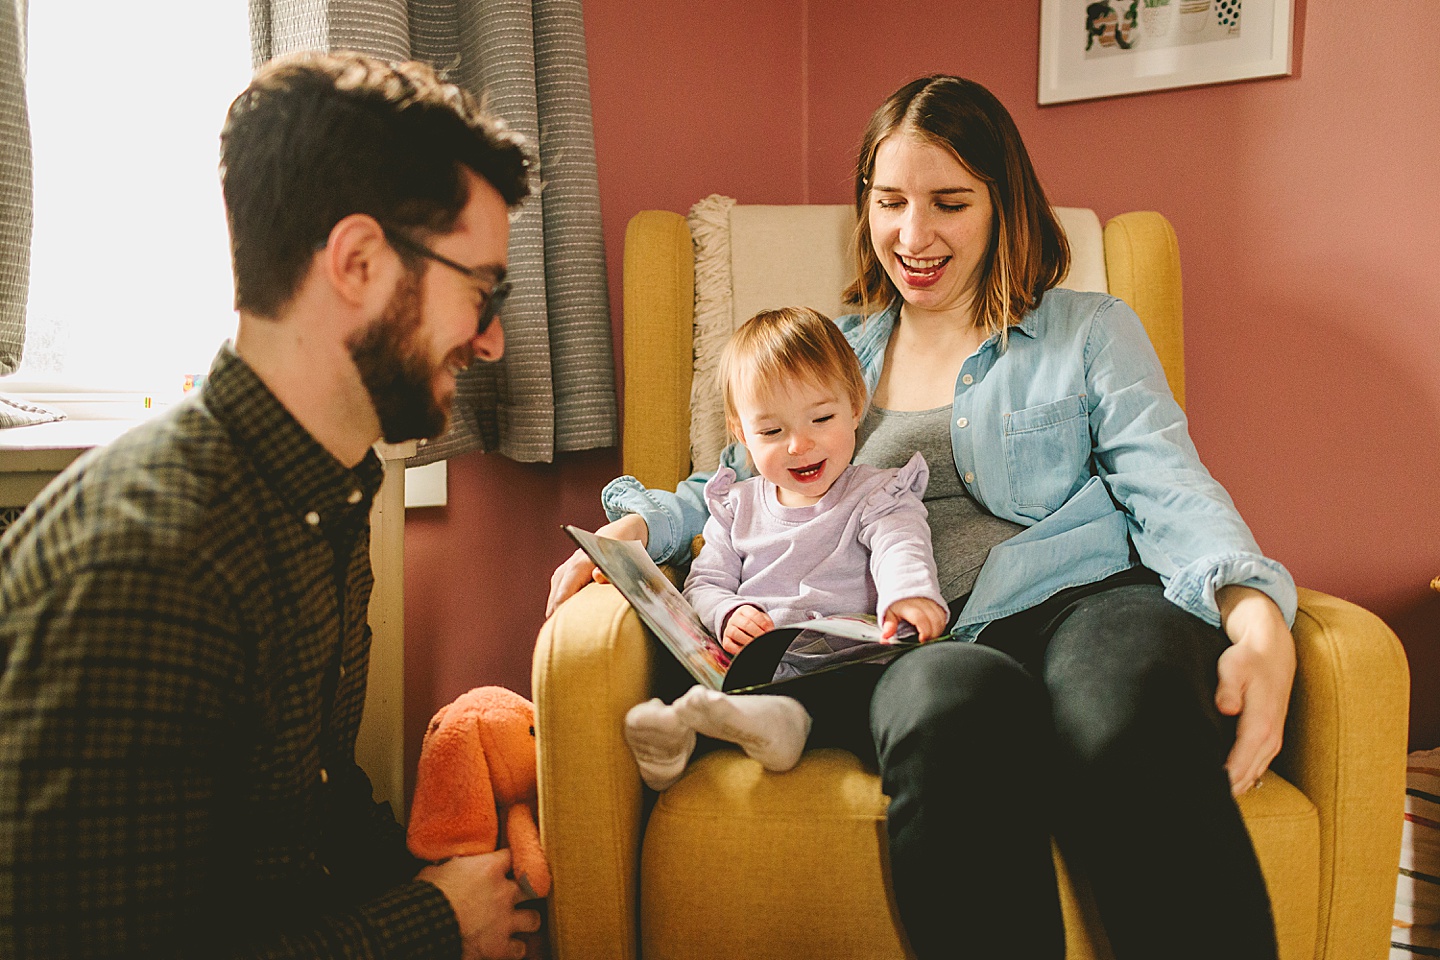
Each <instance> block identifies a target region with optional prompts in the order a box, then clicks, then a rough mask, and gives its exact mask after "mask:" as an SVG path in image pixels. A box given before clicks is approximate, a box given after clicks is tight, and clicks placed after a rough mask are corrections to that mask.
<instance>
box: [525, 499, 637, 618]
mask: <svg viewBox="0 0 1440 960" xmlns="http://www.w3.org/2000/svg"><path fill="white" fill-rule="evenodd" d="M595 535H596V536H597V537H609V538H610V539H611V540H639V541H640V545H641V546H644V545H645V544H646V543H648V542H649V541H650V527H649V525H647V524H646V523H645V519H644V518H643V517H641V516H640V515H639V514H638V513H627V514H626V515H625V516H623V517H621V518H620V519H619V520H614V521H612V522H610V523H607V524H605V526H603V527H601V528H600V529H599V530H596V531H595ZM591 580H594V581H595V582H596V583H604V582H605V575H604V574H602V573H601V572H600V570H599V569H598V568H597V567H596V566H595V564H593V563H591V562H590V558H589V557H588V556H586V554H585V551H584V550H576V551H575V552H574V553H572V554H570V559H568V560H566V561H565V562H564V563H562V564H560V566H558V567H556V568H555V572H554V573H553V574H551V575H550V599H549V600H547V601H545V616H546V618H547V619H548V618H549V617H550V615H551V614H553V613H554V612H555V610H556V608H557V607H559V606H560V604H562V603H564V602H565V601H566V600H569V599H570V598H571V597H573V596H574V595H575V594H577V593H579V592H580V588H581V587H583V586H585V585H586V584H587V583H589V582H590V581H591Z"/></svg>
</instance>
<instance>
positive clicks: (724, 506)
mask: <svg viewBox="0 0 1440 960" xmlns="http://www.w3.org/2000/svg"><path fill="white" fill-rule="evenodd" d="M734 486H735V471H734V470H731V469H730V468H729V467H721V468H720V469H719V470H716V471H715V476H713V477H711V478H710V479H709V480H707V481H706V482H705V505H706V506H707V507H709V509H710V516H712V517H714V518H715V519H716V520H719V521H720V522H721V523H723V524H724V525H725V526H726V527H729V526H730V525H731V524H732V523H734V522H735V504H734V502H733V501H732V499H731V497H730V491H731V489H733V488H734Z"/></svg>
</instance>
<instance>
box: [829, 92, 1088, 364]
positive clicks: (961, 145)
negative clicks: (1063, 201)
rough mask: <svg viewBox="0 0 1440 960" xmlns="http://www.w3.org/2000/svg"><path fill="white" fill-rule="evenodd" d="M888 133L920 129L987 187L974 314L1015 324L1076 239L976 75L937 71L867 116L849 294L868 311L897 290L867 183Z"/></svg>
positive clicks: (988, 324) (988, 321)
mask: <svg viewBox="0 0 1440 960" xmlns="http://www.w3.org/2000/svg"><path fill="white" fill-rule="evenodd" d="M891 136H911V137H917V138H919V139H921V140H923V141H925V142H927V143H933V144H935V145H936V146H939V147H943V148H944V149H946V150H948V151H950V152H951V153H952V154H954V155H955V158H956V159H957V160H959V161H960V163H961V165H963V166H964V167H965V169H966V170H968V171H969V172H970V173H971V174H972V175H973V176H974V177H975V178H976V179H978V180H980V181H981V182H983V183H984V184H985V185H986V186H987V187H989V189H990V202H991V204H992V206H993V207H994V210H995V224H994V229H993V230H992V231H991V235H990V250H989V251H988V253H987V254H986V258H985V269H984V273H983V274H982V276H981V278H980V291H979V294H978V296H977V299H976V310H975V319H976V322H977V323H978V324H981V325H983V326H984V327H985V329H986V330H987V331H988V332H989V333H990V334H995V333H999V334H1002V336H1003V334H1004V331H1005V330H1006V329H1007V328H1008V327H1010V326H1012V325H1013V324H1016V323H1019V322H1020V319H1021V318H1022V317H1023V316H1024V315H1025V313H1026V312H1027V311H1029V310H1031V309H1033V308H1034V307H1035V305H1036V304H1037V303H1039V302H1040V297H1041V295H1043V294H1044V293H1045V291H1046V290H1049V289H1050V288H1051V287H1053V286H1055V285H1056V284H1057V283H1059V282H1060V280H1061V279H1063V278H1064V276H1065V274H1066V272H1067V271H1068V270H1069V269H1070V245H1069V244H1068V243H1067V242H1066V240H1065V234H1064V232H1063V231H1062V230H1061V229H1060V223H1059V221H1057V220H1056V219H1055V213H1054V211H1052V210H1051V209H1050V201H1048V200H1047V199H1046V198H1045V190H1044V189H1043V188H1042V187H1041V186H1040V180H1039V178H1037V177H1036V176H1035V168H1034V167H1032V166H1031V165H1030V155H1029V154H1028V153H1027V152H1026V150H1025V143H1024V141H1023V140H1021V139H1020V131H1019V130H1018V129H1016V127H1015V121H1014V120H1013V119H1011V117H1010V114H1009V112H1008V111H1007V110H1006V109H1005V107H1004V106H1003V105H1002V104H1001V103H1000V101H999V100H997V99H995V95H994V94H992V93H991V92H990V91H989V90H986V89H985V88H984V87H982V86H981V85H980V84H978V83H975V82H974V81H973V80H965V79H963V78H961V77H951V76H945V75H942V74H937V75H934V76H929V77H921V78H920V79H918V80H912V81H911V82H910V83H907V84H906V85H905V86H903V87H901V88H900V89H899V90H896V91H895V92H894V93H893V94H891V95H890V97H889V98H888V99H887V100H886V101H885V102H884V103H882V104H881V105H880V108H879V109H878V110H876V111H875V113H874V115H872V116H871V117H870V123H869V124H868V125H867V126H866V128H865V134H864V136H863V137H862V138H861V141H860V152H859V154H858V156H857V158H856V161H855V212H856V213H857V214H858V215H859V222H858V223H856V225H855V238H854V242H855V248H854V253H855V270H856V277H855V281H854V282H853V283H851V284H850V286H849V287H848V288H847V289H846V290H845V302H846V303H848V304H854V305H857V306H859V307H861V309H863V310H864V311H865V312H866V313H869V312H871V311H872V309H874V308H876V307H878V306H884V305H887V304H889V303H890V302H892V301H893V300H894V299H895V298H896V297H897V296H898V295H899V291H897V290H896V289H895V284H894V283H892V282H891V280H890V277H889V276H888V275H886V273H885V268H884V267H883V266H881V264H880V261H879V258H877V257H876V256H875V248H874V246H873V245H872V243H871V240H870V202H869V201H870V187H871V185H872V184H873V182H874V175H875V155H876V154H877V153H878V152H879V150H880V145H881V144H882V143H884V142H885V140H886V139H887V138H889V137H891Z"/></svg>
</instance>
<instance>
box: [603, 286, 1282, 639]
mask: <svg viewBox="0 0 1440 960" xmlns="http://www.w3.org/2000/svg"><path fill="white" fill-rule="evenodd" d="M898 316H899V302H898V301H897V302H896V303H895V304H893V305H892V306H891V307H889V308H888V309H886V310H884V311H881V312H880V313H878V314H875V315H874V316H872V317H870V318H869V319H868V320H866V319H865V318H864V317H862V316H860V315H858V314H856V315H851V316H845V317H841V318H839V319H838V320H837V321H836V323H837V324H838V325H839V326H840V329H841V330H842V331H844V333H845V336H846V338H847V339H848V340H849V341H850V344H851V346H853V347H854V348H855V353H856V354H857V355H858V356H859V358H860V365H861V367H862V368H863V369H864V371H865V382H866V385H867V386H868V387H869V389H870V390H871V392H873V391H874V390H875V386H876V384H877V383H879V380H880V371H881V367H882V365H883V364H884V360H885V347H886V345H887V344H888V343H889V340H890V334H891V333H892V331H893V330H894V329H895V321H896V318H897V317H898ZM1008 333H1009V337H1008V345H1007V346H1006V348H1005V349H1004V350H1003V351H1002V350H1001V348H1000V338H999V337H998V336H994V337H991V338H990V339H989V340H987V341H985V343H984V344H982V345H981V346H980V348H979V349H978V350H976V351H975V352H974V353H973V354H971V355H970V356H969V357H968V358H966V360H965V364H964V366H963V367H961V369H960V376H959V378H958V379H957V380H956V382H955V402H954V405H953V408H952V416H951V418H950V440H951V445H952V447H953V448H954V452H955V466H956V469H957V470H958V471H959V473H960V477H961V479H962V480H963V481H964V483H965V486H966V489H968V490H969V491H970V493H971V494H972V495H973V496H974V497H975V499H976V500H977V501H978V502H979V503H980V504H981V505H982V506H984V507H985V508H986V509H987V510H989V511H990V512H991V513H993V514H995V516H997V517H1001V518H1003V519H1005V520H1011V521H1014V522H1015V523H1019V524H1022V525H1024V526H1025V527H1026V529H1025V530H1022V531H1021V532H1020V533H1018V534H1016V535H1015V536H1013V537H1011V538H1010V539H1009V540H1006V541H1005V542H1003V543H1001V544H1000V545H998V546H996V547H995V548H994V549H993V550H991V551H990V555H989V557H988V558H987V559H986V561H985V565H984V567H982V568H981V570H980V576H979V578H978V579H977V580H976V581H975V587H974V589H973V590H972V592H971V594H970V599H969V600H968V601H967V603H966V604H965V608H964V610H963V611H962V613H961V616H960V619H959V620H958V622H957V624H956V633H957V636H959V637H961V638H962V639H971V640H973V639H974V638H975V637H976V636H977V635H978V634H979V633H980V631H981V629H982V628H983V627H984V626H985V625H986V624H987V623H989V622H990V621H992V620H997V619H999V618H1001V617H1005V616H1009V615H1010V614H1012V613H1017V612H1019V611H1021V610H1027V609H1029V608H1030V607H1033V606H1034V605H1036V604H1037V603H1039V602H1041V601H1042V600H1044V599H1046V598H1047V597H1050V596H1052V595H1053V594H1055V593H1057V592H1058V591H1060V590H1063V589H1065V588H1066V587H1072V586H1077V585H1080V584H1085V583H1093V582H1095V581H1097V580H1101V579H1103V578H1105V577H1108V576H1110V575H1111V574H1114V573H1118V572H1119V571H1121V570H1125V569H1128V568H1130V567H1132V566H1135V565H1136V564H1137V563H1139V564H1143V565H1145V566H1146V567H1148V568H1150V569H1151V570H1153V571H1155V572H1156V573H1157V574H1159V575H1160V579H1161V581H1162V582H1163V583H1164V584H1165V596H1166V597H1168V598H1169V599H1170V600H1171V601H1172V602H1174V603H1175V604H1177V605H1179V606H1180V607H1182V608H1183V609H1185V610H1188V611H1189V612H1191V613H1193V614H1194V615H1195V616H1197V617H1200V618H1201V619H1202V620H1205V621H1206V622H1208V623H1211V624H1214V625H1217V626H1218V625H1219V623H1220V611H1219V607H1218V606H1217V604H1216V600H1215V592H1216V590H1218V589H1219V588H1220V587H1223V586H1227V585H1230V584H1238V585H1242V586H1249V587H1255V588H1256V589H1258V590H1260V591H1262V592H1264V593H1265V594H1267V595H1268V596H1269V597H1270V598H1271V599H1272V600H1274V601H1275V603H1276V604H1277V605H1278V606H1279V607H1280V611H1281V612H1282V613H1283V614H1284V616H1285V622H1286V623H1289V624H1293V623H1294V620H1295V606H1296V595H1295V582H1294V580H1292V579H1291V577H1290V574H1289V573H1288V572H1287V571H1286V570H1285V568H1284V567H1282V566H1281V565H1280V564H1278V563H1276V562H1275V561H1274V560H1270V559H1267V558H1266V557H1265V556H1264V555H1263V554H1261V553H1260V548H1259V547H1258V546H1257V545H1256V543H1255V538H1254V536H1252V535H1251V533H1250V529H1249V527H1247V526H1246V525H1245V521H1243V520H1242V519H1240V515H1239V513H1237V512H1236V510H1235V505H1234V503H1233V502H1232V501H1231V499H1230V496H1229V495H1228V494H1227V493H1226V492H1225V489H1224V488H1223V487H1221V486H1220V484H1219V483H1217V482H1216V481H1215V479H1214V478H1213V477H1211V476H1210V473H1209V471H1208V470H1206V469H1205V466H1204V464H1202V463H1201V462H1200V456H1199V454H1198V453H1197V452H1196V450H1195V444H1194V443H1193V442H1192V441H1191V439H1190V433H1189V431H1188V429H1187V428H1186V424H1185V414H1184V412H1183V411H1182V410H1181V409H1180V405H1179V404H1177V403H1176V402H1175V398H1174V397H1173V396H1172V395H1171V393H1170V387H1169V385H1168V384H1167V383H1166V381H1165V373H1164V370H1163V369H1162V368H1161V366H1160V360H1159V358H1158V357H1157V356H1156V355H1155V350H1154V347H1152V346H1151V344H1150V339H1149V337H1148V336H1147V335H1146V333H1145V328H1144V326H1143V325H1142V324H1141V323H1140V318H1139V317H1137V316H1136V315H1135V312H1134V311H1133V310H1131V309H1130V307H1128V306H1127V305H1126V304H1125V303H1124V302H1123V301H1120V300H1117V299H1115V298H1114V297H1111V296H1107V295H1105V294H1097V293H1075V292H1073V291H1070V290H1060V289H1055V290H1051V291H1049V292H1047V293H1046V294H1045V296H1044V297H1043V298H1042V299H1041V301H1040V304H1039V305H1038V306H1037V307H1036V308H1035V309H1034V310H1032V311H1031V312H1030V313H1028V314H1027V315H1026V316H1025V318H1024V320H1023V321H1021V323H1019V324H1018V325H1016V326H1013V327H1011V328H1010V330H1009V331H1008ZM721 463H722V465H723V466H728V467H730V468H731V469H734V470H735V471H736V473H737V475H739V476H741V477H745V476H748V475H750V473H751V471H750V470H749V468H748V464H747V462H746V456H745V450H744V448H743V447H741V446H740V445H739V444H732V445H731V446H730V447H729V448H727V449H726V450H725V453H724V454H723V455H722V457H721ZM710 476H711V474H710V473H708V472H707V473H696V474H694V475H692V476H691V477H689V478H688V479H686V480H685V481H683V482H682V483H681V484H680V486H679V488H678V489H677V490H676V491H675V492H673V493H671V492H669V491H659V490H648V489H646V488H644V487H643V486H641V485H640V483H639V481H637V480H635V479H634V478H633V477H621V478H619V479H617V480H614V481H612V482H611V483H610V484H609V485H607V486H606V488H605V491H604V493H603V495H602V497H603V501H604V504H605V512H606V514H607V515H608V516H609V517H610V519H612V520H613V519H616V518H618V517H620V516H623V515H625V514H627V513H638V514H640V515H641V516H642V517H644V519H645V521H646V523H647V524H648V526H649V528H650V537H649V547H648V549H649V553H650V555H651V556H652V557H653V558H655V560H656V561H657V562H661V563H666V562H669V563H688V562H689V546H690V541H691V540H692V539H693V538H694V536H695V535H696V534H698V533H700V531H701V529H702V528H703V527H704V524H705V518H706V511H705V501H704V497H703V489H704V484H705V481H706V480H708V479H709V478H710Z"/></svg>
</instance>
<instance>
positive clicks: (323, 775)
mask: <svg viewBox="0 0 1440 960" xmlns="http://www.w3.org/2000/svg"><path fill="white" fill-rule="evenodd" d="M320 782H321V783H329V782H330V771H329V770H326V769H325V768H324V767H321V768H320Z"/></svg>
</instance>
